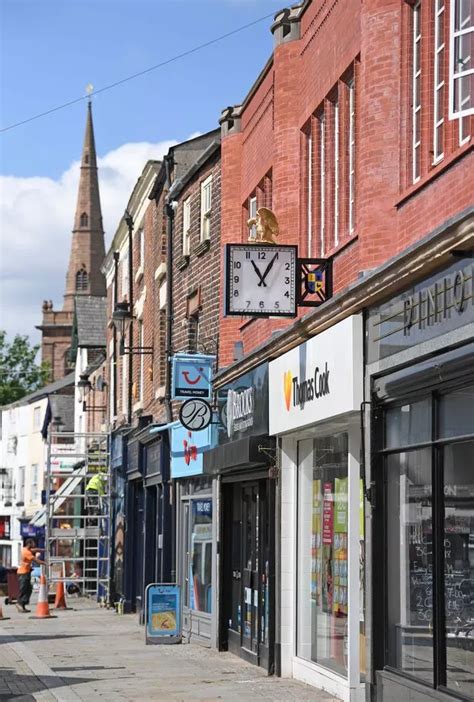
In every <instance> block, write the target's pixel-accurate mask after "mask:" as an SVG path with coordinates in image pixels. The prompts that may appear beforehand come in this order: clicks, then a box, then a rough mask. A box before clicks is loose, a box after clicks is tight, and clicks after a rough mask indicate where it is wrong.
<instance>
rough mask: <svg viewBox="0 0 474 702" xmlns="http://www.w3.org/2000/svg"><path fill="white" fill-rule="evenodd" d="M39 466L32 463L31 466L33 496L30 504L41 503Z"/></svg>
mask: <svg viewBox="0 0 474 702" xmlns="http://www.w3.org/2000/svg"><path fill="white" fill-rule="evenodd" d="M39 497H40V495H39V465H38V463H32V465H31V495H30V502H33V503H36V502H39Z"/></svg>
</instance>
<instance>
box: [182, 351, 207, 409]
mask: <svg viewBox="0 0 474 702" xmlns="http://www.w3.org/2000/svg"><path fill="white" fill-rule="evenodd" d="M214 362H215V356H203V355H202V354H197V353H177V354H175V355H174V356H173V363H172V366H173V398H172V399H173V400H189V398H190V397H200V398H201V399H203V400H210V399H211V397H212V388H211V383H212V367H213V365H214Z"/></svg>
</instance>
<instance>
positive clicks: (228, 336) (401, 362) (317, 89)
mask: <svg viewBox="0 0 474 702" xmlns="http://www.w3.org/2000/svg"><path fill="white" fill-rule="evenodd" d="M271 31H272V33H273V36H274V51H273V54H272V56H271V57H270V59H269V61H268V62H267V64H266V66H265V67H264V68H263V70H262V72H261V73H260V75H259V76H258V78H257V79H256V81H255V83H254V84H253V86H252V87H251V89H250V91H249V93H248V95H247V97H246V98H245V100H244V101H243V103H242V104H241V105H237V106H233V107H228V108H226V109H225V110H224V111H223V113H222V116H221V120H220V121H221V126H222V147H221V148H222V163H221V169H222V176H221V177H222V186H221V187H222V195H221V212H222V215H221V228H222V236H221V240H222V243H223V244H226V243H239V242H245V241H247V239H248V228H247V224H246V223H247V220H248V218H249V215H252V216H253V215H254V214H255V211H256V210H257V209H258V208H259V207H262V206H265V207H270V208H271V209H272V210H273V212H274V213H275V215H276V217H277V218H278V221H279V225H280V236H279V239H278V243H281V244H297V245H298V247H299V256H300V257H303V256H309V257H318V258H319V257H322V258H329V259H331V260H332V265H333V284H334V286H333V287H334V290H333V296H332V298H331V299H329V300H328V301H326V302H325V303H324V304H323V305H321V306H320V307H319V308H318V309H316V310H309V311H308V310H306V309H304V308H300V309H299V311H298V319H297V320H296V321H291V320H290V321H288V320H282V319H280V320H277V319H271V318H267V319H262V318H249V317H242V318H241V319H239V318H235V317H228V318H224V319H222V321H221V333H220V349H221V352H220V372H219V374H218V377H217V379H216V387H217V389H218V390H223V389H224V388H226V387H232V388H237V390H238V388H239V386H240V387H241V388H243V387H246V386H245V385H244V383H243V379H244V378H245V377H250V375H251V374H252V373H253V372H254V371H256V369H259V368H261V367H262V365H264V364H265V363H266V362H268V361H270V364H269V437H268V443H265V444H263V445H266V446H269V447H270V450H274V451H275V458H274V461H273V462H274V464H276V468H275V466H274V468H273V469H272V470H271V471H268V472H267V473H266V474H265V473H263V472H261V475H260V476H257V477H258V482H257V478H256V477H255V476H254V475H253V474H252V475H251V474H250V471H249V481H250V478H252V481H250V482H249V484H248V490H249V491H250V492H249V495H250V494H254V493H252V492H251V491H252V490H254V491H256V494H257V495H258V497H257V502H258V500H259V499H260V500H261V499H262V496H266V495H269V494H271V490H272V489H273V490H275V494H276V502H277V509H279V510H280V511H279V512H278V519H277V544H276V551H275V553H276V555H275V573H274V575H275V618H276V620H277V621H276V623H275V665H276V669H277V670H278V669H279V670H280V671H281V673H282V674H283V675H286V676H296V677H298V678H300V679H302V680H305V681H306V682H308V683H310V684H313V685H315V686H317V687H321V688H324V689H325V690H327V691H328V692H330V693H332V694H334V695H336V696H338V697H340V698H341V699H344V700H350V701H351V702H352V701H359V700H362V699H365V698H366V691H367V693H368V694H369V696H370V699H377V700H382V699H383V700H388V699H408V697H410V696H412V695H417V699H420V700H425V699H426V700H428V699H431V698H432V696H433V694H435V695H436V696H437V697H438V698H439V699H446V700H447V699H453V698H454V697H455V696H456V695H461V697H462V698H463V699H469V698H471V697H472V696H473V695H474V688H473V687H472V672H473V671H474V659H473V654H472V653H469V651H468V649H469V646H468V645H467V644H464V643H463V642H461V639H459V638H458V639H456V637H457V636H458V634H457V633H456V632H457V631H459V628H458V629H456V623H455V622H456V616H455V609H456V605H455V604H453V600H452V597H451V595H450V594H449V593H452V592H454V590H455V589H456V588H459V582H458V581H457V580H456V577H457V578H458V579H463V578H464V579H467V580H469V581H472V577H473V573H472V567H471V565H470V562H469V563H467V561H463V563H462V564H461V561H462V557H460V556H459V557H455V556H454V555H453V554H454V553H457V554H460V553H461V551H462V548H463V547H462V543H468V542H470V541H471V540H472V539H473V538H474V535H473V532H472V526H469V527H468V526H467V524H466V523H465V522H463V521H462V520H463V517H462V515H463V514H464V512H463V509H464V507H463V505H464V503H462V501H461V500H460V499H459V495H460V492H459V491H461V492H463V491H464V490H469V489H468V488H467V487H466V484H467V483H468V482H469V478H468V477H467V472H468V466H469V464H470V462H472V458H473V455H474V454H473V449H472V446H474V443H472V441H473V439H474V427H473V426H472V423H471V424H470V425H469V427H467V428H466V427H465V425H464V423H463V419H462V418H463V416H464V413H465V412H466V408H467V404H463V403H468V404H470V405H472V403H473V402H474V390H473V387H474V372H473V359H474V354H473V349H472V338H473V334H474V326H473V322H474V304H473V300H474V298H473V291H474V288H473V282H472V281H473V277H474V271H473V266H472V255H473V253H472V252H473V250H474V217H473V205H474V175H473V174H474V158H473V136H472V135H473V134H474V116H473V115H474V102H473V99H474V98H473V96H474V85H473V80H474V78H473V75H474V72H473V70H472V47H473V44H472V42H473V40H474V8H473V6H472V2H463V0H434V1H433V2H425V1H424V0H421V2H417V1H416V0H413V1H411V0H410V1H409V0H406V1H405V0H366V1H365V2H363V3H359V2H355V1H354V2H353V1H352V0H345V1H344V2H338V0H328V1H326V0H306V1H304V2H301V3H299V4H298V5H296V6H294V7H293V8H291V9H287V10H282V11H281V12H279V13H278V14H277V15H276V17H275V22H274V23H273V25H272V27H271ZM224 283H225V279H224V272H223V271H222V272H221V299H224V293H225V289H224ZM242 346H243V357H242ZM460 359H462V360H460ZM249 392H252V388H249ZM447 407H453V408H455V414H454V415H452V416H453V417H456V419H453V420H452V425H451V429H450V437H451V438H450V441H451V440H452V441H453V442H454V447H453V448H451V449H447V448H443V449H441V446H444V443H443V442H445V441H447V438H446V437H447V434H446V429H443V428H442V426H441V424H440V422H441V420H440V417H441V416H444V417H445V416H447V415H445V414H443V413H446V412H449V410H447V409H446V408H447ZM247 413H248V414H249V415H251V412H250V410H249V409H248V408H247ZM471 414H472V413H471ZM239 416H240V415H239ZM421 418H424V420H425V421H426V427H424V428H422V426H421V425H422V420H421ZM250 420H251V417H250ZM463 431H466V432H467V435H468V436H469V441H470V442H471V443H470V444H469V448H468V447H467V445H466V444H464V443H463V439H462V434H463ZM443 432H444V433H443ZM273 437H276V440H277V444H276V448H274V449H271V446H272V444H271V441H272V440H273ZM453 437H454V438H453ZM415 445H417V446H418V449H419V451H420V452H421V453H417V452H416V451H415V449H414V446H415ZM421 446H423V451H425V450H426V453H423V451H422V448H421ZM407 447H408V448H407ZM412 449H413V452H410V451H411V450H412ZM235 450H236V451H237V444H235ZM236 456H237V454H236ZM237 462H238V461H237V459H236V463H237ZM249 467H250V464H249ZM275 475H277V476H278V478H279V480H278V483H277V486H276V487H273V488H272V487H271V486H270V483H272V482H273V481H274V478H275ZM265 476H268V477H266V480H265ZM239 479H240V480H241V479H242V478H239ZM454 484H455V485H457V488H456V490H457V491H458V492H457V493H456V495H453V487H452V486H453V485H454ZM241 485H244V483H241ZM253 485H255V487H252V486H253ZM258 491H260V492H258ZM236 494H237V493H236ZM463 494H464V493H463ZM249 499H250V498H249ZM223 504H224V503H223ZM278 505H279V507H278ZM244 509H245V508H244V507H242V510H244ZM242 514H244V512H242ZM469 515H470V517H469V519H470V520H471V521H470V522H469V524H470V525H472V524H473V523H474V522H472V517H473V516H474V515H473V513H472V510H471V511H470V512H469ZM226 517H227V518H228V519H230V520H231V521H232V519H233V517H232V515H231V514H230V513H226ZM222 524H223V525H224V526H223V528H225V520H223V522H222ZM261 524H262V520H261V519H260V522H258V520H257V521H256V522H255V523H253V525H252V526H251V528H249V533H248V535H247V536H246V539H248V543H250V544H253V546H252V547H251V552H252V553H254V552H256V553H261V549H262V544H267V543H271V540H269V538H268V533H266V532H264V531H262V530H261V529H262V526H261ZM278 528H280V530H279V531H278ZM259 530H260V531H259ZM454 533H455V534H456V536H453V534H454ZM447 534H449V536H446V535H447ZM265 539H266V541H265ZM446 539H447V541H446ZM428 542H429V545H430V546H429V548H428V549H425V550H423V549H424V546H423V545H424V544H427V543H428ZM448 542H449V543H448ZM446 543H448V546H446ZM443 544H444V545H443ZM263 548H265V546H263ZM252 549H253V550H252ZM258 549H260V551H259V550H258ZM446 549H447V550H446ZM224 551H225V549H224ZM417 554H418V555H417ZM420 554H421V555H420ZM456 558H457V560H456ZM256 564H257V565H256V566H255V568H256V570H257V571H258V572H257V575H256V577H255V578H254V580H252V579H251V580H250V581H251V582H258V583H261V582H266V580H265V578H266V575H267V574H266V573H265V572H264V570H262V559H261V558H260V559H257V561H256ZM271 567H272V566H271ZM243 568H245V564H244V565H243ZM259 569H260V570H259ZM456 569H457V570H456ZM454 570H456V572H457V573H458V575H457V576H453V575H452V573H453V571H454ZM239 572H240V571H239ZM272 576H273V571H272V570H271V572H270V583H271V582H272V580H271V578H272ZM249 577H251V578H253V575H252V574H251V576H249ZM242 582H243V581H242ZM456 583H458V584H457V585H456ZM233 586H234V584H233V583H232V579H230V580H229V584H227V585H226V584H224V585H223V587H224V599H225V597H227V596H229V597H230V596H231V593H232V587H233ZM251 587H255V586H254V585H252V586H251ZM225 588H228V589H225ZM453 588H454V589H453ZM265 597H266V595H265V592H264V591H263V590H262V587H261V585H258V587H257V591H256V594H255V593H254V599H252V601H251V603H250V604H252V602H256V603H257V604H256V605H254V607H255V611H254V610H252V608H251V607H249V606H247V605H248V603H249V600H248V596H247V592H246V590H245V588H244V589H243V590H242V593H241V603H242V608H245V611H244V610H242V611H244V614H243V615H242V617H243V624H242V626H241V621H242V620H241V619H240V616H241V615H240V612H241V610H240V608H239V609H238V615H237V617H235V619H236V621H237V624H236V623H235V622H234V623H233V625H232V627H229V628H233V629H234V632H233V634H232V635H233V636H234V637H239V641H240V645H241V650H242V653H241V655H243V656H247V657H249V655H250V654H249V653H248V649H249V647H251V648H252V653H253V654H254V659H255V661H258V660H259V650H260V648H261V641H262V640H263V639H262V638H261V636H262V635H265V636H266V631H264V632H263V633H262V629H261V625H260V623H259V622H260V621H261V620H260V619H259V618H260V617H261V616H262V611H261V610H262V606H263V605H262V604H261V602H262V601H264V602H265V603H266V602H267V601H268V600H267V599H265ZM262 598H264V599H263V600H262ZM420 598H421V599H420ZM270 601H271V598H270ZM417 602H422V603H423V604H422V606H421V608H420V606H418V605H417ZM472 614H473V613H472V612H471V610H469V612H467V611H466V610H463V615H462V617H461V619H462V621H463V622H464V623H466V622H467V621H468V620H469V617H471V616H472ZM247 615H248V617H249V619H248V620H247V619H246V617H247ZM465 625H466V626H467V624H465ZM247 628H248V631H247ZM463 631H464V629H463ZM229 640H230V639H229ZM245 641H247V642H248V641H250V643H247V644H246V643H245ZM242 642H243V643H242ZM260 664H262V663H260ZM433 688H435V689H436V693H433Z"/></svg>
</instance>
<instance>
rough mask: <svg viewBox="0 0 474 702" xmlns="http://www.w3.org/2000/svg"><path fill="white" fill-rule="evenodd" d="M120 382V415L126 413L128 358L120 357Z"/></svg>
mask: <svg viewBox="0 0 474 702" xmlns="http://www.w3.org/2000/svg"><path fill="white" fill-rule="evenodd" d="M121 359H122V368H121V371H122V372H121V376H122V377H121V380H122V413H123V414H127V413H128V356H126V355H124V356H121Z"/></svg>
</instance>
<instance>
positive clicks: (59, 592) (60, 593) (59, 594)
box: [54, 580, 70, 609]
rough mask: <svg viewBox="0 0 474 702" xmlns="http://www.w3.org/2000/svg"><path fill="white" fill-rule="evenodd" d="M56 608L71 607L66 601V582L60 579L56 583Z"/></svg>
mask: <svg viewBox="0 0 474 702" xmlns="http://www.w3.org/2000/svg"><path fill="white" fill-rule="evenodd" d="M54 609H70V608H69V607H68V606H67V602H66V591H65V589H64V583H63V581H62V580H60V581H59V582H58V583H57V585H56V599H55V600H54Z"/></svg>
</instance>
